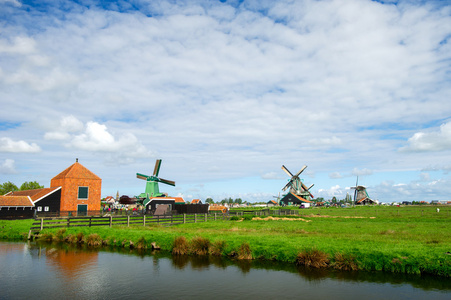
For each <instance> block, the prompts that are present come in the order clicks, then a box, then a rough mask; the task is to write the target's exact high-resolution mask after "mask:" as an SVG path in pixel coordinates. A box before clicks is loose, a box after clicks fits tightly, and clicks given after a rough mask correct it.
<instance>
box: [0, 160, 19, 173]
mask: <svg viewBox="0 0 451 300" xmlns="http://www.w3.org/2000/svg"><path fill="white" fill-rule="evenodd" d="M14 163H15V162H14V160H13V159H6V160H5V161H4V162H3V163H2V164H0V173H1V174H15V173H17V171H16V167H15V164H14Z"/></svg>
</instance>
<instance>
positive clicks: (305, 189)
mask: <svg viewBox="0 0 451 300" xmlns="http://www.w3.org/2000/svg"><path fill="white" fill-rule="evenodd" d="M301 186H302V189H303V190H304V191H306V192H308V193H309V195H310V197H312V198H313V195H312V193H310V191H309V188H311V187H312V186H313V184H312V185H311V186H310V187H309V188H307V187H306V186H305V184H304V183H303V182H302V181H301Z"/></svg>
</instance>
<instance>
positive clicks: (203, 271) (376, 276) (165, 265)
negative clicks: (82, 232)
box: [0, 242, 451, 300]
mask: <svg viewBox="0 0 451 300" xmlns="http://www.w3.org/2000/svg"><path fill="white" fill-rule="evenodd" d="M0 267H1V272H0V299H127V298H133V299H156V298H158V299H215V298H216V299H277V298H280V299H309V300H310V299H347V300H348V299H359V300H362V299H363V300H370V299H436V300H440V299H450V298H451V283H450V282H451V280H450V279H449V278H437V277H432V276H417V275H404V274H387V273H382V272H374V273H373V272H338V271H332V270H308V269H305V268H298V267H296V266H293V265H292V264H281V263H274V262H261V261H252V262H249V261H246V262H236V261H231V260H227V259H218V258H212V257H200V258H199V257H172V256H171V255H168V254H161V253H150V252H145V253H140V252H138V251H129V250H127V251H125V250H123V249H122V250H121V249H102V250H89V249H82V248H76V247H70V246H67V245H45V244H36V243H33V242H31V243H10V242H0Z"/></svg>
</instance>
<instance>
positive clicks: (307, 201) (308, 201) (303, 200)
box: [282, 193, 313, 203]
mask: <svg viewBox="0 0 451 300" xmlns="http://www.w3.org/2000/svg"><path fill="white" fill-rule="evenodd" d="M288 195H292V196H294V197H296V198H297V199H298V200H299V201H301V202H305V203H313V202H312V201H310V200H307V199H304V198H302V197H301V196H299V195H295V194H293V193H288V194H286V195H285V197H286V196H288ZM285 197H283V198H282V199H284V198H285Z"/></svg>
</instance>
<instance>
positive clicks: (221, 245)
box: [210, 241, 227, 256]
mask: <svg viewBox="0 0 451 300" xmlns="http://www.w3.org/2000/svg"><path fill="white" fill-rule="evenodd" d="M226 245H227V243H226V242H225V241H216V242H213V244H212V245H211V246H210V254H211V255H215V256H221V255H222V252H223V251H224V249H225V247H226Z"/></svg>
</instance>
